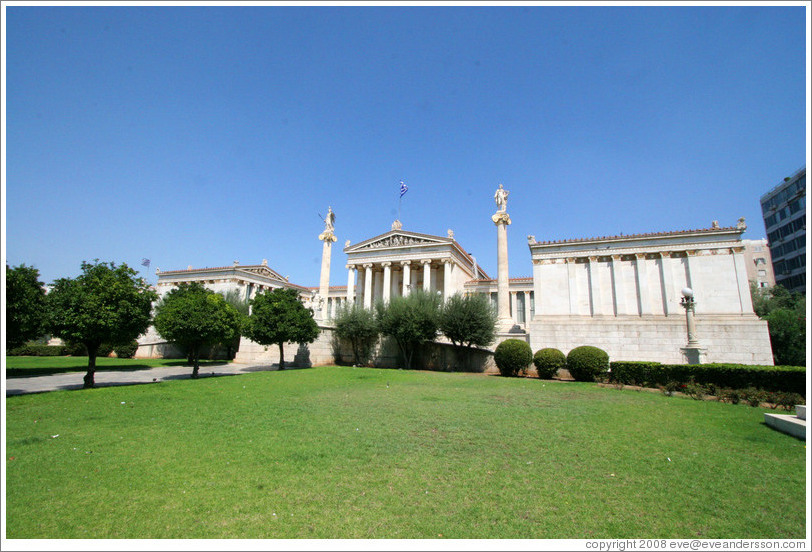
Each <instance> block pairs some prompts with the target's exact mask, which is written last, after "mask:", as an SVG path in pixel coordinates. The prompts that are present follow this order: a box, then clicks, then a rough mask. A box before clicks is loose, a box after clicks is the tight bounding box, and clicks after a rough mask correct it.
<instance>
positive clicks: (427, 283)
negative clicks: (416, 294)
mask: <svg viewBox="0 0 812 552" xmlns="http://www.w3.org/2000/svg"><path fill="white" fill-rule="evenodd" d="M420 262H421V263H423V291H426V292H429V291H431V260H429V259H423V260H422V261H420Z"/></svg>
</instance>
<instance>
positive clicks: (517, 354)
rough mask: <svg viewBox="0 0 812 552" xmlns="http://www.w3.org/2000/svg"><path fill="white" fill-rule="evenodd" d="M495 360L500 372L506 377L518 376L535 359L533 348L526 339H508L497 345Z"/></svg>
mask: <svg viewBox="0 0 812 552" xmlns="http://www.w3.org/2000/svg"><path fill="white" fill-rule="evenodd" d="M493 360H494V362H496V367H497V368H499V373H500V374H502V375H503V376H505V377H516V376H518V375H519V372H521V371H523V370H525V369H526V368H527V367H528V366H529V365H530V362H531V361H532V360H533V350H532V349H531V348H530V345H528V343H527V342H526V341H521V340H520V339H506V340H504V341H503V342H502V343H500V344H499V345H497V346H496V351H495V352H494V354H493Z"/></svg>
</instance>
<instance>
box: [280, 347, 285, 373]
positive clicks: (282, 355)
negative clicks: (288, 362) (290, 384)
mask: <svg viewBox="0 0 812 552" xmlns="http://www.w3.org/2000/svg"><path fill="white" fill-rule="evenodd" d="M279 369H280V370H284V369H285V349H284V344H283V343H280V344H279Z"/></svg>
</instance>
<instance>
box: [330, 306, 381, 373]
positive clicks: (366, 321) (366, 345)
mask: <svg viewBox="0 0 812 552" xmlns="http://www.w3.org/2000/svg"><path fill="white" fill-rule="evenodd" d="M335 326H336V329H335V333H336V335H337V336H338V337H339V338H340V339H346V340H347V341H349V342H350V343H351V344H352V353H353V356H354V357H355V364H356V365H357V366H360V365H361V364H362V359H363V358H366V357H367V356H368V354H369V350H370V349H371V347H372V344H373V343H374V341H375V339H377V338H378V327H377V325H376V324H375V315H374V314H373V313H372V311H371V310H367V309H365V308H364V307H362V306H360V305H355V304H353V305H345V306H344V307H342V308H341V309H340V310H339V311H338V314H337V315H336V319H335Z"/></svg>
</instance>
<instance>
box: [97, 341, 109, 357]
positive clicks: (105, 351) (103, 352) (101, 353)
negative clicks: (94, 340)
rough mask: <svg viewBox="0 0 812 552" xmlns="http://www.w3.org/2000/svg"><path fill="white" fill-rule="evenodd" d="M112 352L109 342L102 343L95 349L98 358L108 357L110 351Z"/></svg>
mask: <svg viewBox="0 0 812 552" xmlns="http://www.w3.org/2000/svg"><path fill="white" fill-rule="evenodd" d="M112 352H113V346H112V345H111V344H110V343H102V344H101V345H99V350H98V351H96V356H97V357H98V358H101V357H109V356H110V353H112Z"/></svg>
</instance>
